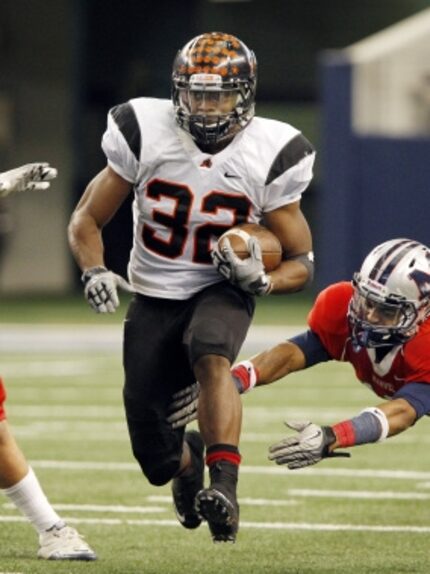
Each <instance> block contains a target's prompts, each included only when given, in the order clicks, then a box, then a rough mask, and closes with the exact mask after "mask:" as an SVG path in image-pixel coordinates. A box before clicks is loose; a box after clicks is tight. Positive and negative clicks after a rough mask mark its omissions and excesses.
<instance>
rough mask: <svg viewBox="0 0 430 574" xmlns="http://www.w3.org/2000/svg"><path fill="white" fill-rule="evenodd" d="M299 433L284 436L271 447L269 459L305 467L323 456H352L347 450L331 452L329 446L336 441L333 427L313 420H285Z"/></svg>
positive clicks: (292, 467)
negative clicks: (322, 425) (323, 425)
mask: <svg viewBox="0 0 430 574" xmlns="http://www.w3.org/2000/svg"><path fill="white" fill-rule="evenodd" d="M285 424H286V426H287V427H289V428H290V429H292V430H295V431H297V433H298V434H296V435H294V436H290V437H287V438H284V439H283V440H281V441H280V442H278V443H276V444H273V445H272V446H271V447H269V460H273V461H274V462H276V464H286V465H287V466H288V468H290V469H294V468H303V467H305V466H311V465H312V464H316V463H317V462H320V460H322V459H323V458H327V457H335V456H345V457H349V456H351V455H350V454H349V453H347V452H329V446H330V445H331V444H333V443H334V442H335V441H336V436H335V434H334V431H333V429H332V428H331V427H320V426H318V425H316V424H314V423H311V422H290V423H288V422H285Z"/></svg>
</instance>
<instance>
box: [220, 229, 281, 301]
mask: <svg viewBox="0 0 430 574" xmlns="http://www.w3.org/2000/svg"><path fill="white" fill-rule="evenodd" d="M248 249H249V257H247V258H246V259H240V258H239V257H238V256H237V255H236V254H235V252H234V251H233V248H232V247H231V244H230V241H229V240H228V238H226V239H225V240H224V243H223V246H222V248H221V249H220V248H219V247H218V246H216V247H214V249H213V250H212V252H211V256H212V261H213V264H214V265H215V267H216V268H217V270H218V272H219V273H221V275H222V276H223V277H225V278H226V279H228V280H229V281H230V282H231V283H233V284H234V285H237V286H238V287H240V288H241V289H243V290H244V291H246V292H248V293H251V294H253V295H268V293H269V292H270V289H271V280H270V277H269V275H267V274H266V272H265V271H264V265H263V256H262V254H261V247H260V243H259V242H258V239H257V238H256V237H250V238H249V240H248Z"/></svg>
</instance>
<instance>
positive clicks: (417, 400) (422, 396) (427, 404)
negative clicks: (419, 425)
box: [392, 383, 430, 420]
mask: <svg viewBox="0 0 430 574" xmlns="http://www.w3.org/2000/svg"><path fill="white" fill-rule="evenodd" d="M392 398H393V399H405V401H408V403H409V404H410V405H411V406H413V407H414V409H415V412H416V413H417V420H418V419H419V418H421V417H422V416H424V415H427V414H430V384H429V383H408V384H407V385H405V386H404V387H402V388H401V389H399V390H398V391H397V392H396V393H395V394H394V395H393V396H392Z"/></svg>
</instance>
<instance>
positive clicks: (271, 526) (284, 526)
mask: <svg viewBox="0 0 430 574" xmlns="http://www.w3.org/2000/svg"><path fill="white" fill-rule="evenodd" d="M63 518H64V520H65V521H66V522H67V523H68V524H96V525H105V526H123V525H131V526H173V527H175V528H180V524H179V523H178V521H177V520H148V519H124V520H121V519H120V518H73V517H68V516H63ZM0 522H27V520H26V519H25V518H24V517H22V516H0ZM240 526H241V529H242V530H243V529H246V528H254V529H262V530H263V529H264V530H308V531H325V532H338V531H344V532H345V531H349V532H357V531H359V532H388V533H389V532H402V533H405V534H429V533H430V526H399V525H382V524H381V525H368V524H318V523H314V524H313V523H311V522H248V521H242V522H241V523H240Z"/></svg>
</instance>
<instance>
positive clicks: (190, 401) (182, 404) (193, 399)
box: [167, 367, 246, 429]
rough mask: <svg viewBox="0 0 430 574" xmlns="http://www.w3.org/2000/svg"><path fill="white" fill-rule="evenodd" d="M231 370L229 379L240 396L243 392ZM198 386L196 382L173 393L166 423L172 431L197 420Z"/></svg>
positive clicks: (240, 383)
mask: <svg viewBox="0 0 430 574" xmlns="http://www.w3.org/2000/svg"><path fill="white" fill-rule="evenodd" d="M236 368H237V367H233V368H232V370H231V377H232V379H233V382H234V384H235V385H236V388H237V392H238V393H239V394H242V393H243V392H246V391H244V390H243V387H242V382H241V380H240V378H239V377H238V376H237V375H236V374H235V372H234V371H235V369H236ZM199 394H200V384H199V383H198V382H195V383H193V384H192V385H189V386H188V387H185V389H182V390H181V391H178V392H177V393H174V395H173V396H172V402H171V403H170V404H169V406H168V415H167V422H168V423H169V424H170V425H171V426H172V428H173V429H177V428H180V427H184V426H186V425H187V424H188V423H191V422H193V421H195V420H196V419H197V409H198V406H199Z"/></svg>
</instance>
